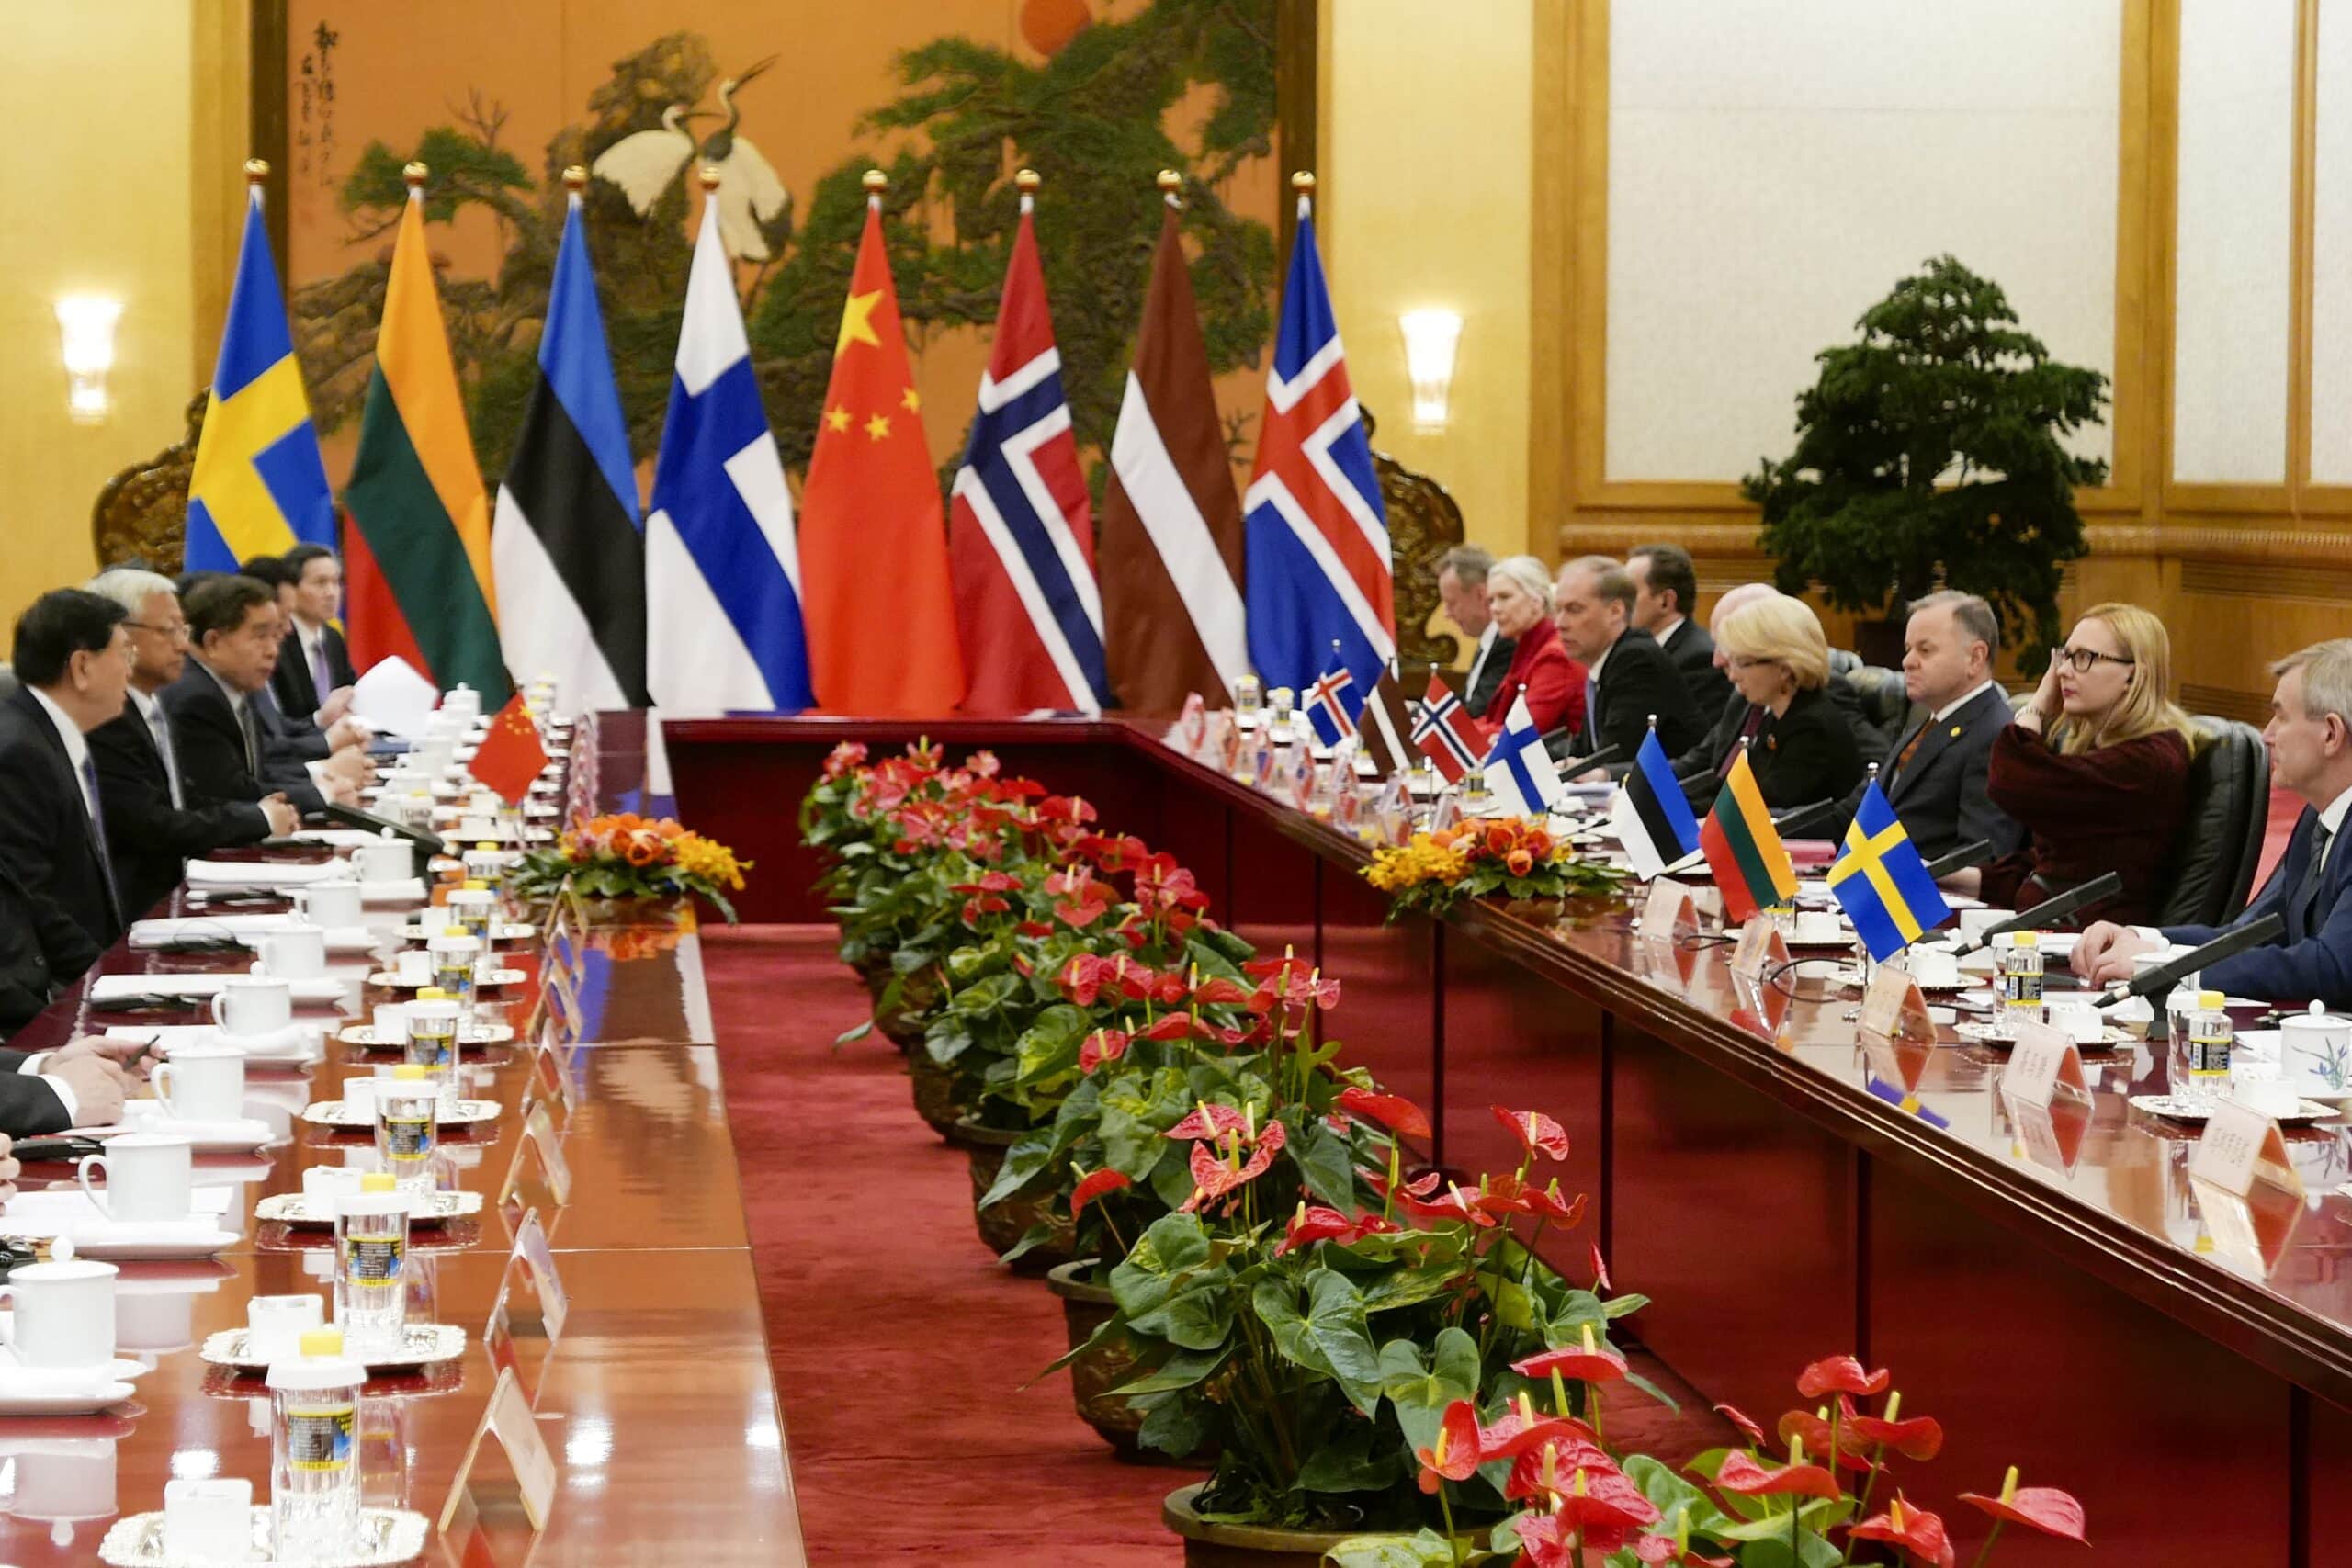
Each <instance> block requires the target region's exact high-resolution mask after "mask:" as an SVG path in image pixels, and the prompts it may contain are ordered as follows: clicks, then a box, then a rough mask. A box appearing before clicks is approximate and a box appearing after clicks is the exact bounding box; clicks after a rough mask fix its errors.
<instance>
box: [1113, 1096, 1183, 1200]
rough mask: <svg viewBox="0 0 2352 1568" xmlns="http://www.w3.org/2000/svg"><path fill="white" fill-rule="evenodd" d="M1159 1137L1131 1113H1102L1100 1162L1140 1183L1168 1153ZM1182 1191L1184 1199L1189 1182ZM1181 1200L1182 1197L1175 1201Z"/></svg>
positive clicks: (1116, 1108) (1116, 1109) (1119, 1109)
mask: <svg viewBox="0 0 2352 1568" xmlns="http://www.w3.org/2000/svg"><path fill="white" fill-rule="evenodd" d="M1159 1134H1160V1129H1159V1128H1157V1127H1154V1126H1152V1125H1151V1124H1150V1123H1148V1122H1139V1121H1137V1120H1136V1117H1135V1113H1134V1112H1133V1111H1128V1110H1126V1109H1125V1107H1121V1106H1113V1107H1111V1108H1109V1109H1107V1110H1105V1111H1103V1128H1102V1137H1103V1164H1104V1165H1107V1166H1109V1167H1110V1168H1112V1169H1114V1170H1116V1171H1122V1172H1125V1175H1126V1176H1127V1178H1128V1179H1130V1180H1134V1181H1141V1180H1143V1179H1145V1178H1146V1177H1148V1176H1149V1175H1150V1174H1151V1168H1152V1167H1153V1166H1155V1165H1158V1164H1159V1156H1161V1155H1162V1154H1164V1153H1165V1152H1167V1149H1168V1145H1169V1141H1168V1140H1167V1139H1166V1138H1163V1137H1161V1136H1160V1135H1159ZM1184 1190H1185V1193H1186V1195H1187V1196H1189V1195H1190V1194H1191V1192H1192V1187H1191V1185H1190V1183H1189V1182H1188V1183H1187V1184H1186V1186H1185V1189H1184ZM1182 1201H1183V1199H1182V1198H1179V1199H1178V1200H1177V1202H1180V1203H1181V1202H1182Z"/></svg>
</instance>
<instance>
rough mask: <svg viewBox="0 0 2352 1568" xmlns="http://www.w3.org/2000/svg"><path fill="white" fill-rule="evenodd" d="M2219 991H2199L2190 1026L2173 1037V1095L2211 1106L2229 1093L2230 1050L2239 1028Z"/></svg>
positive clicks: (2196, 1103)
mask: <svg viewBox="0 0 2352 1568" xmlns="http://www.w3.org/2000/svg"><path fill="white" fill-rule="evenodd" d="M2225 999H2226V998H2223V997H2222V993H2221V992H2219V991H2200V992H2199V993H2198V997H2197V1006H2196V1008H2195V1009H2194V1010H2192V1011H2191V1012H2190V1013H2189V1014H2188V1027H2187V1028H2186V1029H2184V1030H2182V1031H2181V1032H2179V1033H2177V1034H2176V1035H2174V1036H2173V1038H2172V1052H2171V1068H2172V1095H2173V1098H2174V1099H2175V1100H2188V1101H2189V1102H2190V1103H2191V1104H2193V1105H2211V1104H2213V1103H2214V1102H2215V1101H2217V1100H2227V1099H2228V1098H2229V1095H2230V1049H2231V1047H2232V1046H2233V1044H2234V1043H2236V1040H2235V1036H2236V1031H2235V1030H2233V1028H2231V1026H2230V1014H2229V1010H2228V1009H2226V1008H2225V1007H2223V1006H2222V1002H2223V1001H2224V1000H2225Z"/></svg>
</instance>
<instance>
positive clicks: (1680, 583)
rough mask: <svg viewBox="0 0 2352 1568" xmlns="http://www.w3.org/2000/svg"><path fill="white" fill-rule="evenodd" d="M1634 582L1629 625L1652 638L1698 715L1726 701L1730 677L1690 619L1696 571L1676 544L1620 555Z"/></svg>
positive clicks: (1702, 629) (1713, 711)
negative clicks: (1676, 673)
mask: <svg viewBox="0 0 2352 1568" xmlns="http://www.w3.org/2000/svg"><path fill="white" fill-rule="evenodd" d="M1625 575H1626V576H1628V577H1630V578H1632V579H1633V580H1634V625H1635V626H1639V627H1641V628H1642V630H1644V631H1645V632H1647V633H1649V634H1650V636H1652V637H1656V638H1657V645H1658V646H1659V647H1660V648H1662V649H1666V652H1667V657H1668V658H1669V659H1671V660H1674V667H1675V669H1676V670H1678V671H1681V674H1682V689H1683V690H1684V691H1686V692H1689V693H1690V694H1691V704H1692V705H1694V706H1696V707H1697V708H1698V710H1699V712H1700V714H1701V715H1702V716H1703V717H1707V718H1713V717H1714V716H1716V715H1717V714H1720V713H1722V712H1723V710H1724V704H1725V703H1727V702H1728V701H1730V700H1731V677H1730V676H1728V675H1726V674H1724V672H1723V670H1722V668H1721V667H1720V666H1719V665H1717V664H1716V662H1715V639H1714V637H1713V636H1711V635H1710V634H1709V633H1708V630H1707V628H1706V627H1704V626H1701V625H1700V624H1699V623H1698V620H1697V619H1696V615H1697V612H1696V611H1695V610H1693V609H1692V606H1693V605H1695V604H1698V602H1699V571H1698V569H1697V568H1696V567H1694V566H1692V565H1691V552H1690V551H1689V550H1686V549H1684V548H1683V547H1681V546H1680V545H1641V546H1637V547H1635V548H1634V550H1633V551H1632V552H1630V553H1629V554H1628V555H1627V556H1626V557H1625Z"/></svg>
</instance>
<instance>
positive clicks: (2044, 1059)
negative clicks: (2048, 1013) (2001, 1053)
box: [2001, 1023, 2090, 1109]
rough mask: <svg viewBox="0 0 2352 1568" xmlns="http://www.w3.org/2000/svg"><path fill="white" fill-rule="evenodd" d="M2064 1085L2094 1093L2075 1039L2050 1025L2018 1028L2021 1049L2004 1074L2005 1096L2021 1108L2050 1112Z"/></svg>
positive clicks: (2010, 1060)
mask: <svg viewBox="0 0 2352 1568" xmlns="http://www.w3.org/2000/svg"><path fill="white" fill-rule="evenodd" d="M2060 1084H2064V1085H2065V1086H2066V1087H2067V1088H2068V1089H2074V1090H2075V1091H2077V1092H2078V1093H2082V1094H2088V1093H2089V1092H2090V1084H2089V1082H2088V1080H2087V1079H2086V1078H2085V1077H2084V1076H2083V1054H2082V1052H2080V1051H2078V1050H2076V1049H2075V1041H2074V1037H2073V1036H2072V1035H2070V1034H2068V1033H2067V1032H2065V1031H2064V1030H2063V1029H2053V1028H2052V1027H2051V1026H2050V1025H2049V1024H2046V1023H2020V1024H2018V1026H2017V1048H2016V1049H2015V1050H2013V1051H2011V1052H2010V1053H2009V1065H2008V1066H2007V1067H2005V1068H2003V1069H2002V1072H2001V1092H2002V1093H2003V1094H2005V1095H2007V1096H2008V1097H2009V1098H2010V1099H2011V1100H2016V1101H2017V1102H2018V1104H2020V1105H2031V1106H2035V1107H2037V1108H2044V1109H2046V1108H2047V1107H2048V1106H2049V1104H2050V1097H2051V1095H2052V1094H2053V1093H2055V1092H2056V1090H2057V1088H2058V1086H2059V1085H2060Z"/></svg>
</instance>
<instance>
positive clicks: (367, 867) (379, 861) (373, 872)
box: [352, 838, 416, 882]
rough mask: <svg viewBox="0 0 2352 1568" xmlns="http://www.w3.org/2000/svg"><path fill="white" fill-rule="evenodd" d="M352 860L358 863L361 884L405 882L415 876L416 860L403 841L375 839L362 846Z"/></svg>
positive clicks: (406, 841) (406, 842) (406, 843)
mask: <svg viewBox="0 0 2352 1568" xmlns="http://www.w3.org/2000/svg"><path fill="white" fill-rule="evenodd" d="M352 859H353V860H354V861H356V862H357V863H358V865H359V880H360V881H362V882H405V881H407V880H408V879H409V878H410V877H412V876H414V875H415V874H416V860H415V857H414V855H413V853H412V852H410V850H409V847H408V840H405V839H394V838H384V839H377V840H373V841H372V842H369V843H365V844H362V845H360V846H359V848H358V850H357V852H356V853H354V854H353V856H352Z"/></svg>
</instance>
